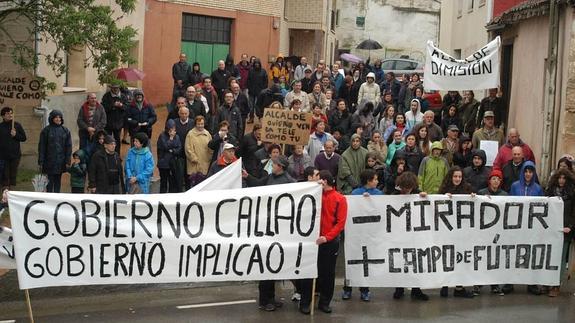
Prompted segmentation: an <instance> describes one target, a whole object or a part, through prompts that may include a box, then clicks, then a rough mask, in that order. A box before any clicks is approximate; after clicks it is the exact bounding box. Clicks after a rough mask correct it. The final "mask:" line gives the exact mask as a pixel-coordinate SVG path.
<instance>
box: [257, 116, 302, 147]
mask: <svg viewBox="0 0 575 323" xmlns="http://www.w3.org/2000/svg"><path fill="white" fill-rule="evenodd" d="M311 118H312V115H311V113H305V112H294V111H289V110H282V109H265V110H264V117H263V121H262V128H263V129H262V130H263V134H262V141H267V142H271V143H274V144H286V145H307V142H308V141H309V133H310V130H311Z"/></svg>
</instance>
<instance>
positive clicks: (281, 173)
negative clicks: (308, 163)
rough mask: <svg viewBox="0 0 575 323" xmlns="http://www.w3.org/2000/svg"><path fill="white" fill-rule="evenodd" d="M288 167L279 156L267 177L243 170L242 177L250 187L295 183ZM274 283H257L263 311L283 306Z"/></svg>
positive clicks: (284, 160) (282, 157)
mask: <svg viewBox="0 0 575 323" xmlns="http://www.w3.org/2000/svg"><path fill="white" fill-rule="evenodd" d="M288 166H289V161H288V159H287V157H285V156H283V155H281V156H279V157H277V158H274V159H273V165H272V173H271V174H269V175H268V176H265V177H262V178H256V177H254V176H252V175H250V174H248V173H247V172H246V171H245V170H243V171H242V177H243V178H245V179H246V181H247V184H248V186H250V187H251V186H267V185H277V184H288V183H295V180H294V179H293V178H291V176H289V175H288V173H287V168H288ZM275 283H276V282H275V280H262V281H260V282H259V285H258V289H259V292H260V295H259V307H260V309H262V310H264V311H268V312H270V311H275V310H276V309H277V308H280V307H282V305H283V304H282V302H279V301H276V299H275Z"/></svg>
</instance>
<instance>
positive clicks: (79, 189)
mask: <svg viewBox="0 0 575 323" xmlns="http://www.w3.org/2000/svg"><path fill="white" fill-rule="evenodd" d="M70 191H71V192H72V193H78V194H81V193H84V188H83V187H72V188H71V190H70Z"/></svg>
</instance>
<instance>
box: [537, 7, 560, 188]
mask: <svg viewBox="0 0 575 323" xmlns="http://www.w3.org/2000/svg"><path fill="white" fill-rule="evenodd" d="M558 42H559V8H558V4H557V1H555V0H550V1H549V43H548V45H547V66H546V69H545V88H544V89H545V91H544V99H545V100H544V106H543V120H544V126H543V147H542V148H543V149H542V153H543V154H542V155H541V178H542V182H547V179H548V176H549V173H550V172H551V170H552V168H553V163H554V161H555V146H556V144H557V142H556V136H555V132H556V129H557V127H558V124H557V120H556V118H555V113H556V111H555V110H556V104H555V94H556V92H557V56H558V55H557V52H558V49H557V47H558Z"/></svg>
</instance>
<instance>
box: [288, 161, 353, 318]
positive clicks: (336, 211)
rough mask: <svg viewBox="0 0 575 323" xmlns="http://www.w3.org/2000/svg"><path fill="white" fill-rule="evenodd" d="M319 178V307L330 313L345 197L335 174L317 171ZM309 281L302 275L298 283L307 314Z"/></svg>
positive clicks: (309, 298)
mask: <svg viewBox="0 0 575 323" xmlns="http://www.w3.org/2000/svg"><path fill="white" fill-rule="evenodd" d="M319 178H320V182H321V185H322V188H323V194H322V198H321V226H320V237H319V238H318V239H317V241H316V243H317V244H318V245H319V250H318V254H317V275H318V278H317V283H318V286H319V303H318V308H319V310H320V311H322V312H324V313H331V307H330V306H329V304H330V303H331V299H332V297H333V290H334V285H335V264H336V261H337V255H338V253H339V235H340V233H341V231H343V228H344V227H345V220H346V217H347V200H346V198H345V196H343V195H342V194H341V193H339V192H338V191H336V189H335V178H334V177H333V176H332V175H331V173H330V172H329V171H327V170H322V171H320V172H319ZM312 285H313V280H312V279H304V280H303V281H302V283H301V286H302V294H301V300H300V303H299V310H300V312H302V313H303V314H306V315H307V314H309V313H310V312H311V310H310V304H311V297H312V288H313V286H312ZM311 305H313V304H311Z"/></svg>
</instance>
